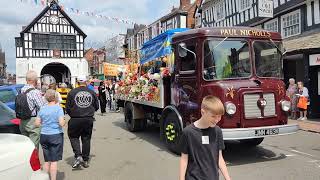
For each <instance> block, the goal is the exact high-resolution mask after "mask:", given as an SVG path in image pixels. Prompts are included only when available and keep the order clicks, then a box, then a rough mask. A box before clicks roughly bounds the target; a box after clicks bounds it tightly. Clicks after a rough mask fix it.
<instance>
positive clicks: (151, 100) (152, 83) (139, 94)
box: [116, 29, 186, 108]
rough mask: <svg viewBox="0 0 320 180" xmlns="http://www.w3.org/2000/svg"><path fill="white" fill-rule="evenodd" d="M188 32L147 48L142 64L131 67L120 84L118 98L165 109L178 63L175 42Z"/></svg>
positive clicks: (159, 39)
mask: <svg viewBox="0 0 320 180" xmlns="http://www.w3.org/2000/svg"><path fill="white" fill-rule="evenodd" d="M185 30H186V29H174V30H170V31H167V32H165V33H163V34H161V35H159V36H157V37H156V38H154V39H152V40H150V41H148V42H146V43H145V44H143V46H142V48H141V51H140V60H139V64H135V63H133V64H130V65H127V67H126V71H125V74H124V78H123V79H122V80H120V81H119V82H118V86H117V88H116V98H117V99H120V100H124V101H131V102H134V103H139V104H144V105H149V106H152V107H158V108H164V107H165V94H164V93H165V90H164V89H165V87H166V86H167V85H168V86H169V79H170V72H172V68H173V60H174V55H173V52H172V47H171V38H172V36H173V35H174V34H175V33H178V32H182V31H185Z"/></svg>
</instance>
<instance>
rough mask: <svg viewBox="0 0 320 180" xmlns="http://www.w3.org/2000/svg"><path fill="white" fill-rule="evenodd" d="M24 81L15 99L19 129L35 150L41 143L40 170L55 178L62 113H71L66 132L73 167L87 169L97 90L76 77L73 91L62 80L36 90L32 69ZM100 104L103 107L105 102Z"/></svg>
mask: <svg viewBox="0 0 320 180" xmlns="http://www.w3.org/2000/svg"><path fill="white" fill-rule="evenodd" d="M26 81H27V84H26V85H25V86H24V87H23V88H22V89H21V95H19V96H17V99H16V104H17V109H16V113H17V116H19V118H20V119H21V123H20V131H21V134H23V135H25V136H28V137H29V138H30V139H31V140H32V141H33V143H34V144H35V147H36V148H37V149H39V143H40V144H41V147H42V150H43V156H44V161H45V163H44V167H43V169H44V170H45V171H46V172H48V173H49V174H50V179H51V180H55V179H56V176H57V169H58V167H57V162H58V161H59V160H62V153H63V136H64V132H63V127H64V126H65V124H66V121H65V113H67V114H68V115H69V116H70V120H69V121H68V132H67V134H68V137H69V140H70V143H71V147H72V150H73V152H74V158H75V159H74V163H73V164H72V167H73V168H79V167H80V166H82V167H84V168H88V167H89V157H90V149H91V148H90V146H91V135H92V129H93V122H94V120H95V119H94V113H95V111H97V110H98V109H99V101H98V98H97V96H96V93H95V92H94V91H93V90H92V89H89V88H88V84H87V82H88V81H87V78H86V77H85V76H79V77H78V80H77V87H76V88H74V89H72V90H71V89H70V88H68V85H67V84H65V83H61V84H60V85H59V87H58V88H57V85H56V84H55V83H51V84H49V85H47V86H44V87H42V89H41V91H40V90H38V88H37V82H38V76H37V73H36V72H35V71H28V72H27V74H26ZM43 91H44V93H43ZM100 100H102V99H100ZM26 103H27V104H28V107H27V108H25V107H26V106H25V104H26ZM101 104H102V105H103V104H104V109H105V106H106V105H105V104H106V101H104V102H102V103H101ZM104 112H105V111H104Z"/></svg>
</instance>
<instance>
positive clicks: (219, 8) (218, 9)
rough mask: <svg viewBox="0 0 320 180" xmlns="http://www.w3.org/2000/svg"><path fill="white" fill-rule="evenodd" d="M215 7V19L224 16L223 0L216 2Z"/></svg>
mask: <svg viewBox="0 0 320 180" xmlns="http://www.w3.org/2000/svg"><path fill="white" fill-rule="evenodd" d="M215 9H216V17H217V20H221V19H223V18H224V16H225V13H224V1H222V0H220V1H218V2H217V3H216V5H215Z"/></svg>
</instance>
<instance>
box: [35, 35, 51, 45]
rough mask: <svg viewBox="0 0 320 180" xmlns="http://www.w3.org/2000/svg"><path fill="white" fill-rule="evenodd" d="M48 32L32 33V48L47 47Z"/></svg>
mask: <svg viewBox="0 0 320 180" xmlns="http://www.w3.org/2000/svg"><path fill="white" fill-rule="evenodd" d="M48 41H49V35H48V34H32V45H33V49H48V48H49V46H48Z"/></svg>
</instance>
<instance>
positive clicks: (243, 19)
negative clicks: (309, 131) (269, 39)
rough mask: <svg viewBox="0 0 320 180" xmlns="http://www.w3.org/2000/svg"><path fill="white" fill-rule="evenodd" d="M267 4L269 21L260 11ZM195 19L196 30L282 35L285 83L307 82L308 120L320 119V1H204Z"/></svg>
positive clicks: (266, 9)
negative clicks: (243, 30)
mask: <svg viewBox="0 0 320 180" xmlns="http://www.w3.org/2000/svg"><path fill="white" fill-rule="evenodd" d="M268 2H269V5H271V6H270V7H269V6H267V7H265V6H264V7H265V9H264V10H265V11H266V12H268V13H269V15H271V16H268V17H266V16H265V14H263V12H261V9H260V7H261V6H263V5H262V3H266V4H268ZM268 7H269V8H268ZM270 10H271V11H270ZM194 16H195V18H196V27H226V26H229V27H231V26H251V27H258V28H262V29H266V30H270V31H277V32H279V33H281V35H282V37H283V39H284V47H285V48H286V50H287V54H286V56H285V59H284V64H283V65H284V80H285V81H286V83H287V82H288V79H289V78H295V79H296V81H303V82H304V84H305V86H306V87H307V88H308V89H309V94H310V99H311V101H310V106H309V109H308V111H309V113H308V114H309V117H320V108H319V107H320V3H319V0H203V1H202V3H201V6H200V7H199V8H198V9H197V11H196V12H195V14H194Z"/></svg>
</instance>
